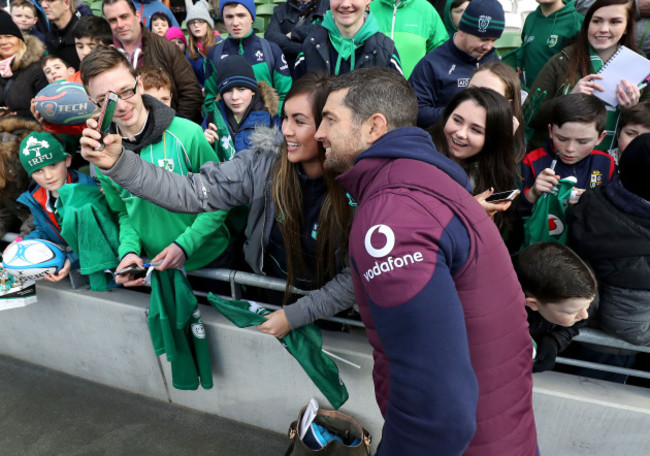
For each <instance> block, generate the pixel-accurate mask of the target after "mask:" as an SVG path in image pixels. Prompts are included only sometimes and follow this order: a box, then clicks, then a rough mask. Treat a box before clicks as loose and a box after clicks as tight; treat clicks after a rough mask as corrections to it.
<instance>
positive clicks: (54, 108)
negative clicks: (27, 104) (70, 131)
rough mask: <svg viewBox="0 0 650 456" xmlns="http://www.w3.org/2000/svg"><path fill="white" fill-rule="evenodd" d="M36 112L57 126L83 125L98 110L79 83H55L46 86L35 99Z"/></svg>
mask: <svg viewBox="0 0 650 456" xmlns="http://www.w3.org/2000/svg"><path fill="white" fill-rule="evenodd" d="M34 104H35V105H36V110H37V111H38V112H39V114H40V115H41V116H43V118H44V119H45V120H47V121H48V122H50V123H53V124H56V125H82V124H84V123H85V122H86V119H88V118H89V117H90V116H92V115H93V114H95V113H96V112H97V111H98V109H97V106H95V105H94V104H93V102H91V101H90V99H89V98H88V95H87V94H86V90H85V89H84V86H83V84H81V83H79V82H55V83H53V84H49V85H47V86H45V88H44V89H43V90H41V91H40V92H38V93H37V94H36V97H35V98H34Z"/></svg>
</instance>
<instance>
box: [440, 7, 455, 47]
mask: <svg viewBox="0 0 650 456" xmlns="http://www.w3.org/2000/svg"><path fill="white" fill-rule="evenodd" d="M452 3H454V0H447V3H445V12H444V15H443V18H442V22H443V23H444V24H445V28H446V29H447V33H448V34H449V38H451V37H452V36H454V33H456V32H457V31H458V27H456V26H455V25H454V21H453V20H452V19H451V4H452Z"/></svg>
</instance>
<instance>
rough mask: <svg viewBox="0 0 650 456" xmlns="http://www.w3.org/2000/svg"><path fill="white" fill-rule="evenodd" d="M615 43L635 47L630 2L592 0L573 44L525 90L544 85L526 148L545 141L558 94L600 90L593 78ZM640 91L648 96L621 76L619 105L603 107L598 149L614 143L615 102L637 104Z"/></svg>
mask: <svg viewBox="0 0 650 456" xmlns="http://www.w3.org/2000/svg"><path fill="white" fill-rule="evenodd" d="M620 46H626V47H628V48H630V49H632V50H633V51H637V48H636V45H635V42H634V9H633V3H632V2H630V1H629V0H596V1H595V2H594V3H593V5H591V7H590V8H589V10H588V11H587V14H586V15H585V19H584V22H583V23H582V28H581V29H580V33H579V34H578V37H577V39H576V42H575V44H573V45H571V46H567V47H566V48H565V49H564V50H562V51H561V52H560V53H558V54H556V55H555V56H554V57H553V58H552V59H551V60H549V61H548V63H547V64H546V65H544V68H542V71H541V72H540V73H539V75H538V76H537V79H535V82H534V83H533V85H532V86H531V88H530V93H534V92H535V91H536V90H537V89H540V90H542V91H546V92H547V95H546V98H545V99H544V102H543V103H542V105H541V107H540V109H539V111H538V112H537V115H536V116H535V118H534V119H533V121H532V122H531V125H530V126H531V127H533V128H534V129H535V135H534V136H533V138H532V140H531V141H530V143H529V144H528V150H534V149H537V148H539V147H543V146H544V143H545V142H546V138H547V136H548V134H547V131H548V125H549V123H550V115H551V111H552V108H553V105H554V102H555V100H556V98H557V97H559V96H562V95H566V94H569V93H584V94H587V95H592V94H595V93H598V91H599V90H600V91H602V90H603V89H602V86H601V85H600V84H599V83H598V81H599V80H600V79H602V76H600V75H599V74H598V72H599V71H600V69H601V68H602V67H603V66H604V65H606V64H607V62H608V61H609V59H610V58H611V57H612V56H613V55H614V54H615V53H616V51H617V50H618V48H619V47H620ZM637 52H638V51H637ZM642 96H643V98H648V97H650V92H649V91H648V90H644V91H643V94H641V93H640V91H639V88H638V87H637V86H636V85H634V84H632V83H630V82H628V81H626V80H625V79H622V80H621V81H620V83H619V84H618V87H617V91H616V98H617V100H618V102H619V105H618V106H608V107H607V111H608V115H607V125H606V130H607V136H606V137H605V139H604V140H603V141H602V142H601V143H600V145H599V146H597V149H598V150H603V151H608V150H610V149H612V148H614V147H615V146H616V144H615V143H616V141H615V133H616V124H617V123H618V117H619V113H620V108H629V107H631V106H634V105H636V104H637V103H638V102H639V100H640V99H641V98H642Z"/></svg>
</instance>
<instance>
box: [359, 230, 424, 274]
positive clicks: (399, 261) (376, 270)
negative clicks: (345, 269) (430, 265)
mask: <svg viewBox="0 0 650 456" xmlns="http://www.w3.org/2000/svg"><path fill="white" fill-rule="evenodd" d="M375 231H377V232H379V233H381V234H383V235H384V237H385V238H386V243H385V244H384V245H383V246H382V247H381V248H379V249H376V248H375V247H374V246H373V245H372V235H373V234H374V233H375ZM364 245H365V247H366V252H368V254H369V255H370V256H371V257H373V258H383V257H386V255H388V254H389V253H390V252H392V251H393V247H395V233H394V232H393V230H392V229H391V228H390V227H389V226H387V225H375V226H373V227H372V228H370V229H369V230H368V232H367V233H366V238H365V240H364ZM422 261H424V256H423V255H422V252H420V251H417V252H412V253H405V254H404V255H402V256H397V257H392V256H389V257H388V258H385V259H384V261H381V262H379V261H375V263H374V264H373V265H372V266H371V267H370V268H369V269H368V270H367V271H366V272H364V273H363V277H364V278H365V279H366V282H370V281H371V280H372V279H374V278H375V277H378V276H380V275H382V274H388V273H391V272H392V271H395V270H396V269H401V268H404V267H407V266H409V265H414V264H416V263H420V262H422Z"/></svg>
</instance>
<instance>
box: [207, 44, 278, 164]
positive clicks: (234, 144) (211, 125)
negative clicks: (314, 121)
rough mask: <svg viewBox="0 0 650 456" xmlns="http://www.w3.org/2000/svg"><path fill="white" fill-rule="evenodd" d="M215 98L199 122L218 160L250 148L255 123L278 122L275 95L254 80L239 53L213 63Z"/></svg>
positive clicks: (265, 124)
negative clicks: (214, 67)
mask: <svg viewBox="0 0 650 456" xmlns="http://www.w3.org/2000/svg"><path fill="white" fill-rule="evenodd" d="M217 75H218V78H217V80H216V84H217V88H218V90H219V96H220V97H219V99H218V100H217V101H216V102H215V105H216V109H213V110H211V111H210V112H209V113H208V115H207V116H206V118H205V120H204V121H203V125H202V126H203V129H204V132H203V133H204V134H205V137H206V139H207V140H208V142H209V143H210V144H212V145H213V146H214V149H215V151H216V152H217V155H218V156H219V158H220V160H221V161H228V160H230V159H231V158H232V157H233V156H234V155H235V153H237V152H239V151H241V150H244V149H248V148H250V146H251V144H250V142H249V136H250V134H251V133H252V132H253V131H254V130H255V127H256V126H258V125H263V126H266V127H269V126H272V125H278V126H279V125H280V123H281V121H280V117H279V116H278V115H277V112H278V104H279V99H278V95H277V93H276V92H275V90H273V88H272V87H271V86H269V85H268V84H267V83H266V82H259V83H258V82H257V81H256V80H255V72H254V71H253V67H251V65H250V64H249V63H248V61H247V60H246V59H245V58H244V57H242V56H240V55H231V56H228V57H226V58H224V59H223V60H222V61H221V62H220V63H219V66H217Z"/></svg>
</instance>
